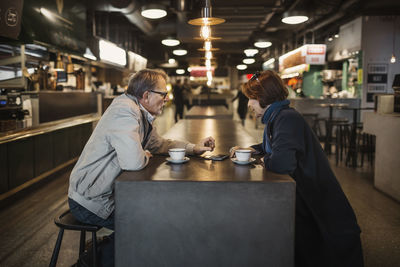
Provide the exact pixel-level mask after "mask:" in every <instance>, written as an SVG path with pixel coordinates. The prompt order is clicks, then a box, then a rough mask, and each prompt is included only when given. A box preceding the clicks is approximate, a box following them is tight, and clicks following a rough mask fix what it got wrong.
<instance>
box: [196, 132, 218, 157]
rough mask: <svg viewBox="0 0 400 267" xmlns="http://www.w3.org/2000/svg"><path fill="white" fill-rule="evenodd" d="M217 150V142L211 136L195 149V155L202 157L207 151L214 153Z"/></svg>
mask: <svg viewBox="0 0 400 267" xmlns="http://www.w3.org/2000/svg"><path fill="white" fill-rule="evenodd" d="M214 148H215V140H214V138H212V137H211V136H209V137H206V138H204V139H202V140H201V141H200V142H199V143H198V144H196V145H195V146H194V148H193V153H194V154H196V155H201V154H203V153H204V152H206V151H213V150H214Z"/></svg>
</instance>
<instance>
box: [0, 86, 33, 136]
mask: <svg viewBox="0 0 400 267" xmlns="http://www.w3.org/2000/svg"><path fill="white" fill-rule="evenodd" d="M28 113H29V112H28V111H27V110H24V109H22V98H21V93H20V92H18V90H11V89H9V88H7V89H0V132H5V131H13V130H17V129H20V128H24V125H23V122H24V118H25V115H28Z"/></svg>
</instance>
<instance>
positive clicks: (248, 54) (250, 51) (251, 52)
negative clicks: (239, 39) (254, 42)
mask: <svg viewBox="0 0 400 267" xmlns="http://www.w3.org/2000/svg"><path fill="white" fill-rule="evenodd" d="M244 53H245V54H246V57H252V56H254V55H255V54H257V53H258V49H255V48H249V49H246V50H244Z"/></svg>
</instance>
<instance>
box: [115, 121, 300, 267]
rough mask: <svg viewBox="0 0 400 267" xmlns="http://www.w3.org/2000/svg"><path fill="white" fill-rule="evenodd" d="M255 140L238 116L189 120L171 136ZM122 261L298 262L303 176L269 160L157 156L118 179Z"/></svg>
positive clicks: (222, 144)
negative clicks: (267, 164)
mask: <svg viewBox="0 0 400 267" xmlns="http://www.w3.org/2000/svg"><path fill="white" fill-rule="evenodd" d="M209 135H212V136H213V137H214V138H215V139H216V143H217V148H216V150H215V152H214V153H228V150H229V148H230V147H231V146H233V145H242V146H244V145H250V144H253V143H255V140H254V139H253V138H252V137H251V136H249V135H248V134H247V132H246V131H245V130H244V129H243V128H242V127H241V126H240V125H239V124H238V123H235V122H234V121H232V120H215V119H203V120H181V121H179V122H178V123H177V124H176V125H175V126H174V127H173V128H172V129H171V130H170V131H169V132H168V133H167V134H166V135H164V137H166V138H174V139H186V140H190V141H192V142H197V141H199V140H200V139H201V138H203V137H205V136H209ZM115 193H116V210H115V224H116V244H115V251H116V257H115V258H116V266H117V267H122V266H202V267H203V266H294V214H295V182H294V181H293V180H292V179H291V178H290V177H289V176H286V175H278V174H274V173H271V172H268V171H266V170H265V168H263V167H262V166H261V165H235V164H234V163H233V162H232V161H231V160H229V159H226V160H224V161H210V160H205V159H203V158H201V157H191V158H190V161H189V162H187V163H185V164H181V165H174V164H169V163H166V161H165V157H164V156H155V157H154V158H152V159H151V160H150V163H149V165H148V166H147V167H146V168H145V169H143V170H141V171H136V172H123V173H122V174H121V175H120V176H119V177H118V178H117V181H116V187H115Z"/></svg>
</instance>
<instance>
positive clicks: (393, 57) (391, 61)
mask: <svg viewBox="0 0 400 267" xmlns="http://www.w3.org/2000/svg"><path fill="white" fill-rule="evenodd" d="M390 63H396V57H395V56H394V54H392V57H391V58H390Z"/></svg>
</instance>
